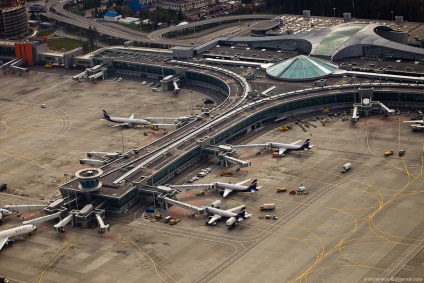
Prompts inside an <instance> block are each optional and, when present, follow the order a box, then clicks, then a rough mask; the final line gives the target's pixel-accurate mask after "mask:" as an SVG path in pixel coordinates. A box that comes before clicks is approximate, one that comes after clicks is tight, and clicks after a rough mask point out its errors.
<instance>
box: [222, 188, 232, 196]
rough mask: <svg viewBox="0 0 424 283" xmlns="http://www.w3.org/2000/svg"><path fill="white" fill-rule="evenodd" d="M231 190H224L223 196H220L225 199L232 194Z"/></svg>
mask: <svg viewBox="0 0 424 283" xmlns="http://www.w3.org/2000/svg"><path fill="white" fill-rule="evenodd" d="M232 191H233V190H232V189H225V190H224V194H223V195H222V196H223V197H224V198H225V197H226V196H228V195H229V194H230V193H231V192H232Z"/></svg>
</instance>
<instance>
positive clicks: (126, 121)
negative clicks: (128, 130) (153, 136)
mask: <svg viewBox="0 0 424 283" xmlns="http://www.w3.org/2000/svg"><path fill="white" fill-rule="evenodd" d="M106 120H108V121H110V122H114V123H122V124H137V125H150V122H149V121H147V120H144V119H128V118H118V117H110V118H109V119H106Z"/></svg>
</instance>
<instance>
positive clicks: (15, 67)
mask: <svg viewBox="0 0 424 283" xmlns="http://www.w3.org/2000/svg"><path fill="white" fill-rule="evenodd" d="M24 62H25V58H19V59H17V60H15V62H13V63H12V64H11V65H10V68H11V69H12V70H13V71H17V72H19V73H21V74H24V73H28V68H22V67H19V65H22V64H23V63H24Z"/></svg>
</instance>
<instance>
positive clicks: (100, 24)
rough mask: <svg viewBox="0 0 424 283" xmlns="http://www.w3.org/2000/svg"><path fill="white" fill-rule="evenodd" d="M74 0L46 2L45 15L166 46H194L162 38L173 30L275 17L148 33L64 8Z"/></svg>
mask: <svg viewBox="0 0 424 283" xmlns="http://www.w3.org/2000/svg"><path fill="white" fill-rule="evenodd" d="M71 1H72V0H65V1H50V2H47V3H46V7H47V12H46V13H43V15H44V16H45V17H47V18H50V19H53V20H56V21H59V22H63V23H67V24H69V25H72V26H77V27H80V28H83V29H89V27H91V28H94V27H95V28H96V30H97V31H98V32H99V33H101V34H104V35H108V36H111V37H115V38H120V39H123V40H126V41H127V40H128V41H136V42H142V43H146V44H149V43H156V44H161V45H164V46H175V45H180V46H192V44H191V43H192V40H178V41H176V40H175V39H165V38H162V35H163V34H165V33H168V32H173V31H181V30H184V29H190V28H195V27H199V26H202V25H207V24H214V23H216V24H222V23H223V22H228V21H235V20H239V21H241V20H250V19H252V20H256V19H272V18H274V17H275V15H237V16H226V17H219V18H212V19H208V20H203V21H196V22H192V23H189V24H187V25H183V26H172V27H168V28H164V29H160V30H157V31H154V32H152V33H150V34H148V35H146V34H145V33H142V32H139V31H136V30H133V29H130V28H126V27H124V26H122V25H119V24H116V23H111V22H106V21H102V20H101V19H92V18H86V17H82V16H79V15H77V14H74V13H71V12H69V11H68V10H66V9H65V8H64V6H65V5H66V3H68V2H71ZM50 7H54V9H55V12H52V11H50Z"/></svg>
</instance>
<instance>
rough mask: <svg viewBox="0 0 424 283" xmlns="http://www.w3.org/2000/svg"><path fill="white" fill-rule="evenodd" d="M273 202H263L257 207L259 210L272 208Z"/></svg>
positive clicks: (273, 206) (273, 207)
mask: <svg viewBox="0 0 424 283" xmlns="http://www.w3.org/2000/svg"><path fill="white" fill-rule="evenodd" d="M274 209H275V203H264V204H263V205H261V206H260V207H259V210H274Z"/></svg>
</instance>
